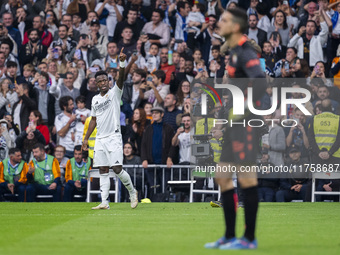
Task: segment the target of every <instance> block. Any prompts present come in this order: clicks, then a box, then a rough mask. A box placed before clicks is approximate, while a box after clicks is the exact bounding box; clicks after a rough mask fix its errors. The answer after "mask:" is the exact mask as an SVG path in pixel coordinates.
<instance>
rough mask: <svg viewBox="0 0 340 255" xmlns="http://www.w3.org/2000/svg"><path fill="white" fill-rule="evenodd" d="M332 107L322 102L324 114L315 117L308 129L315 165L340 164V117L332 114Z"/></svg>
mask: <svg viewBox="0 0 340 255" xmlns="http://www.w3.org/2000/svg"><path fill="white" fill-rule="evenodd" d="M324 101H326V100H324ZM330 107H331V104H330V103H328V102H322V109H323V112H322V113H320V114H318V115H315V116H314V117H313V120H312V122H311V123H310V125H309V128H308V140H309V142H310V145H311V147H312V151H313V161H314V162H315V163H331V162H333V161H338V163H340V133H339V126H340V116H339V115H336V114H334V113H332V112H331V110H330V109H331V108H330Z"/></svg>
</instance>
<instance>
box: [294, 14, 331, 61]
mask: <svg viewBox="0 0 340 255" xmlns="http://www.w3.org/2000/svg"><path fill="white" fill-rule="evenodd" d="M320 11H321V12H320V13H319V14H318V16H319V17H320V26H321V31H320V33H319V34H318V35H314V33H315V30H316V23H315V21H313V20H308V21H307V24H306V27H304V26H302V27H300V29H299V32H298V33H297V34H295V35H294V36H293V37H292V39H290V41H289V43H288V47H294V48H296V49H297V50H298V57H299V58H300V59H306V60H307V61H308V64H309V67H310V68H312V67H314V66H315V64H316V62H318V61H323V62H325V56H324V54H323V48H322V47H323V45H324V44H325V43H326V42H327V39H328V25H327V23H326V21H325V19H329V17H328V16H327V14H325V12H324V11H323V10H320ZM308 45H309V47H308Z"/></svg>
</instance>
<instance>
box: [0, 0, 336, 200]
mask: <svg viewBox="0 0 340 255" xmlns="http://www.w3.org/2000/svg"><path fill="white" fill-rule="evenodd" d="M1 3H2V4H1V10H0V18H1V20H0V124H1V127H0V161H1V163H0V200H4V199H5V200H6V197H4V195H5V194H6V193H9V194H14V193H15V194H18V200H19V201H24V200H25V199H26V201H35V197H36V195H38V194H45V195H46V194H49V195H53V201H61V200H64V201H71V200H72V194H84V190H85V189H86V181H84V179H86V177H87V173H88V170H89V169H90V167H91V158H92V157H93V147H94V142H95V135H96V130H95V131H94V133H93V134H92V135H91V137H90V139H89V155H84V154H82V153H81V149H80V146H79V145H81V144H82V139H83V134H84V132H86V130H87V128H88V123H89V119H90V115H91V114H90V113H91V100H92V98H93V97H94V96H95V95H96V94H98V93H99V91H98V89H97V86H96V81H95V78H94V75H95V73H96V72H97V71H99V70H106V71H107V73H108V74H109V82H110V86H111V87H112V86H115V83H116V80H117V78H118V67H119V63H118V55H119V52H120V51H121V49H123V52H124V53H125V54H126V55H127V57H128V65H127V67H126V73H125V75H126V77H125V79H126V81H125V82H124V88H123V95H122V102H121V129H122V135H123V142H124V157H125V162H124V163H125V164H140V165H142V166H143V168H144V169H145V178H146V179H145V181H146V183H147V184H149V187H150V186H154V185H156V183H154V179H153V170H152V169H149V168H148V165H150V164H166V165H167V166H168V167H171V166H172V165H173V164H175V165H176V164H189V163H190V162H192V159H191V158H190V154H191V153H190V151H189V148H190V144H191V142H192V139H190V137H191V136H192V134H204V133H205V130H204V129H205V125H203V124H204V121H205V119H204V118H203V119H202V118H200V117H198V116H195V114H194V115H191V116H190V112H194V113H195V111H196V110H197V107H198V106H200V105H201V101H200V100H201V94H202V93H205V92H204V91H203V89H202V83H204V82H205V81H206V80H207V79H208V78H212V79H215V80H216V81H217V80H225V79H227V78H228V76H229V73H230V72H232V71H233V70H232V69H231V68H229V67H228V63H229V62H230V61H235V60H234V59H233V58H235V56H229V55H228V52H229V51H228V46H227V45H225V43H224V38H221V37H220V36H219V35H218V32H219V31H218V30H219V28H218V26H217V23H218V21H219V19H220V17H221V14H222V13H223V11H224V10H225V9H228V8H235V7H240V8H243V9H245V10H246V11H247V14H248V18H249V28H248V30H247V34H246V35H245V36H246V37H245V38H247V40H249V41H250V43H251V44H252V45H253V47H254V48H255V50H256V52H257V53H258V56H259V58H260V61H261V64H262V67H263V71H264V72H265V73H266V76H267V80H268V88H267V91H266V95H265V96H264V97H263V98H262V99H261V104H260V108H261V109H269V108H270V107H271V105H272V103H273V95H274V93H273V91H274V90H275V89H276V88H281V87H283V86H290V87H295V88H304V89H307V90H309V91H310V92H311V95H312V96H311V99H310V101H309V102H307V103H305V104H304V106H305V108H306V109H308V111H309V112H310V113H311V114H312V115H306V114H305V113H303V112H302V111H301V109H299V108H297V107H295V106H294V105H286V106H284V107H286V108H287V109H286V115H285V116H282V115H280V110H282V109H281V108H282V107H281V105H280V99H278V107H277V109H278V110H277V111H275V112H274V113H273V114H270V115H266V116H264V119H265V121H266V123H267V124H268V126H269V133H267V134H265V135H263V137H262V139H261V141H260V146H261V148H262V153H261V155H259V165H262V166H263V165H265V164H267V165H272V166H286V165H287V166H296V167H304V166H305V164H309V163H315V164H321V165H324V164H327V167H329V168H330V167H332V166H333V168H336V167H337V166H338V165H337V164H339V162H340V149H339V146H340V135H339V132H340V131H339V130H340V129H339V115H338V114H339V113H340V108H339V105H340V90H339V88H340V61H339V60H340V46H339V43H340V19H339V12H340V4H339V3H340V1H338V2H337V1H336V0H330V1H327V0H319V1H315V0H314V1H311V0H289V1H283V0H274V1H270V0H262V1H259V0H242V1H238V0H208V1H203V0H198V1H192V0H188V1H182V0H164V1H163V0H162V1H161V0H144V1H142V0H104V1H97V0H73V1H72V0H34V1H31V0H8V1H6V0H5V1H1ZM278 78H280V79H278ZM287 78H291V79H287ZM218 92H219V94H220V95H221V98H222V105H221V104H219V103H216V104H215V105H213V106H212V107H208V111H209V112H208V123H209V125H208V129H209V130H208V132H210V133H212V134H213V138H212V139H211V140H210V145H211V148H212V150H213V152H214V153H213V160H214V161H215V162H218V159H219V156H220V151H221V144H222V142H223V132H227V130H223V128H221V127H212V125H211V123H212V122H211V119H212V118H219V119H226V117H225V116H226V115H227V113H228V112H229V110H230V108H231V107H232V97H231V94H230V91H225V90H219V91H218ZM289 97H290V98H292V99H298V98H302V97H304V95H303V94H301V93H291V94H290V95H289ZM271 119H277V121H274V122H272V121H271ZM283 119H291V120H292V121H293V122H295V123H296V125H295V126H294V127H287V126H284V125H282V122H281V120H283ZM181 123H182V124H181ZM190 123H191V126H190ZM322 127H326V128H322ZM330 127H332V128H330ZM44 150H46V153H47V154H45V151H44ZM52 155H54V157H53V156H52ZM193 163H194V162H193ZM338 167H339V166H338ZM142 171H143V170H138V171H137V177H136V180H137V182H138V183H135V185H136V187H137V189H138V190H140V189H142V188H141V183H140V182H141V179H142ZM129 173H130V174H131V175H132V174H133V172H129ZM159 173H160V172H159ZM268 174H270V173H268ZM259 177H261V176H259ZM168 178H169V174H168V172H167V174H166V179H168ZM132 179H134V178H132ZM160 179H161V177H160V176H158V175H157V178H156V180H157V181H160ZM259 183H260V184H259V187H260V199H261V201H278V202H284V201H286V202H287V201H291V200H296V199H298V200H304V201H309V199H310V187H311V178H310V176H309V175H303V176H300V177H299V176H298V177H297V176H295V175H292V174H289V173H288V174H287V176H285V178H265V179H260V182H259ZM339 186H340V185H339V182H337V181H333V182H331V181H329V180H322V181H319V182H318V183H317V190H326V191H331V190H338V189H339ZM62 187H63V189H62ZM61 190H63V195H62V194H61ZM25 191H26V196H25ZM122 197H124V196H123V195H122ZM324 198H325V197H324V196H322V197H317V200H318V201H321V200H323V199H324ZM199 199H200V198H198V199H196V201H198V200H199Z"/></svg>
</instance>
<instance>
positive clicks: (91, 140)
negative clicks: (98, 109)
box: [83, 117, 97, 159]
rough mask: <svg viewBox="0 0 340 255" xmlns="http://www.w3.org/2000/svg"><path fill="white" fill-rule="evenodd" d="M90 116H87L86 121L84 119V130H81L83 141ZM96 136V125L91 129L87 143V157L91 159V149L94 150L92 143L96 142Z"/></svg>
mask: <svg viewBox="0 0 340 255" xmlns="http://www.w3.org/2000/svg"><path fill="white" fill-rule="evenodd" d="M91 118H92V117H88V118H87V119H86V121H85V124H84V132H83V141H84V137H85V135H86V132H87V129H88V128H89V123H90V121H91ZM96 136H97V127H96V128H95V129H94V130H93V132H92V134H91V135H90V137H89V142H88V145H89V157H90V158H91V159H93V150H94V144H95V142H96Z"/></svg>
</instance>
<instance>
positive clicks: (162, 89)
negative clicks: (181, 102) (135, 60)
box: [139, 70, 169, 107]
mask: <svg viewBox="0 0 340 255" xmlns="http://www.w3.org/2000/svg"><path fill="white" fill-rule="evenodd" d="M164 81H165V73H164V71H162V70H157V71H155V72H154V73H153V75H149V76H148V77H147V79H146V82H145V83H143V84H142V85H140V87H139V98H141V99H147V100H148V102H149V103H152V104H153V106H154V107H157V106H162V105H163V102H164V99H165V97H166V95H167V94H168V93H169V85H165V84H164Z"/></svg>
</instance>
